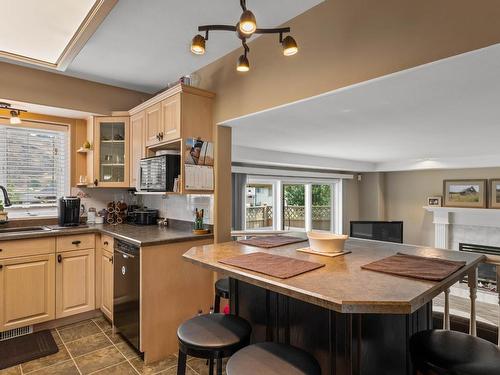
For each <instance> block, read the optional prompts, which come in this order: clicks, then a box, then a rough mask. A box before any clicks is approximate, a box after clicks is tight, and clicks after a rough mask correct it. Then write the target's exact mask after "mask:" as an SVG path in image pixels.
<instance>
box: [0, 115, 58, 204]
mask: <svg viewBox="0 0 500 375" xmlns="http://www.w3.org/2000/svg"><path fill="white" fill-rule="evenodd" d="M67 137H68V133H67V131H65V130H61V131H59V130H45V129H38V128H29V127H22V125H21V126H8V125H1V124H0V185H3V186H5V187H6V188H7V191H8V193H9V197H10V200H11V202H12V204H13V206H14V207H15V206H27V205H29V206H31V205H33V206H38V205H44V206H45V205H55V204H56V201H57V197H60V196H62V195H64V194H65V190H66V186H67V182H66V181H67V178H68V163H67V156H68V139H67Z"/></svg>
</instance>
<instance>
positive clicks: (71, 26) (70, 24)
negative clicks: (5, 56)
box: [0, 0, 95, 64]
mask: <svg viewBox="0 0 500 375" xmlns="http://www.w3.org/2000/svg"><path fill="white" fill-rule="evenodd" d="M94 3H95V0H78V1H67V0H50V1H40V0H2V1H1V2H0V4H1V6H2V10H3V12H4V13H3V16H2V22H0V35H1V38H0V51H4V52H8V53H13V54H16V55H20V56H25V57H29V58H32V59H37V60H41V61H45V62H48V63H53V64H54V63H56V61H57V59H58V58H59V56H61V54H62V52H63V51H64V49H65V48H66V46H67V45H68V43H69V41H70V40H71V38H72V37H73V35H74V34H75V32H76V31H77V30H78V27H79V26H80V24H81V23H82V21H83V20H84V19H85V17H86V16H87V14H88V13H89V11H90V9H91V8H92V6H93V5H94Z"/></svg>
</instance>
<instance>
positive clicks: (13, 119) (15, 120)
mask: <svg viewBox="0 0 500 375" xmlns="http://www.w3.org/2000/svg"><path fill="white" fill-rule="evenodd" d="M9 122H10V124H11V125H19V124H20V123H21V119H20V118H19V111H10V121H9Z"/></svg>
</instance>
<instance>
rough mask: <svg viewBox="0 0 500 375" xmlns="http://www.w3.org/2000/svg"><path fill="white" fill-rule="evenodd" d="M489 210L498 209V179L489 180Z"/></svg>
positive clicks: (499, 181) (499, 201) (499, 186)
mask: <svg viewBox="0 0 500 375" xmlns="http://www.w3.org/2000/svg"><path fill="white" fill-rule="evenodd" d="M489 191H490V208H500V178H495V179H493V180H490V190H489Z"/></svg>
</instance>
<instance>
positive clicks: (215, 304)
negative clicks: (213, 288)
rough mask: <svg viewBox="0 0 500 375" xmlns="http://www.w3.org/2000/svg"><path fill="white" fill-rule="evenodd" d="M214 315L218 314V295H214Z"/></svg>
mask: <svg viewBox="0 0 500 375" xmlns="http://www.w3.org/2000/svg"><path fill="white" fill-rule="evenodd" d="M214 313H216V314H218V313H220V296H219V295H218V294H216V295H215V301H214Z"/></svg>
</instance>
